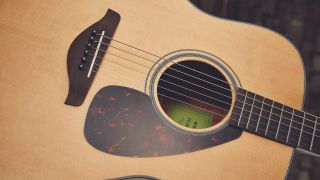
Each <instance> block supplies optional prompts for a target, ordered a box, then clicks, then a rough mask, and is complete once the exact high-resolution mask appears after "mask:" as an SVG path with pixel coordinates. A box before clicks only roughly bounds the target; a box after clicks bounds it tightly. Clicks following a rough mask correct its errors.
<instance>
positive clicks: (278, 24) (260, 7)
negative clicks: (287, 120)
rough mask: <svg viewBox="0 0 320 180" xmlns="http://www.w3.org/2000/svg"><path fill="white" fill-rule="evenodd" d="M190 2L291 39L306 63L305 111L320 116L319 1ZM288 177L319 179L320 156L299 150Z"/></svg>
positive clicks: (208, 11) (227, 17)
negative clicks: (313, 155)
mask: <svg viewBox="0 0 320 180" xmlns="http://www.w3.org/2000/svg"><path fill="white" fill-rule="evenodd" d="M190 1H191V2H192V3H193V4H194V5H195V6H197V7H198V8H200V9H201V10H203V11H205V12H207V13H209V14H212V15H214V16H218V17H222V18H226V19H232V20H237V21H242V22H248V23H252V24H256V25H259V26H264V27H267V28H269V29H272V30H274V31H277V32H278V33H280V34H282V35H283V36H285V37H286V38H287V39H289V40H290V41H291V42H292V43H293V44H294V45H295V46H296V47H297V48H298V50H299V51H300V53H301V56H302V58H303V61H304V65H305V70H306V75H307V76H306V84H307V87H306V94H305V104H304V110H305V111H307V112H310V113H312V114H315V115H318V116H320V0H190ZM276 165H277V163H276V162H275V168H276V167H277V166H276ZM287 179H288V180H293V179H294V180H319V179H320V158H314V157H310V156H308V155H304V154H303V153H300V152H297V153H296V156H295V157H294V159H293V162H292V168H291V170H290V172H289V175H288V177H287Z"/></svg>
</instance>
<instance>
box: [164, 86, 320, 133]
mask: <svg viewBox="0 0 320 180" xmlns="http://www.w3.org/2000/svg"><path fill="white" fill-rule="evenodd" d="M158 87H160V88H162V89H165V90H167V91H171V92H173V93H176V94H180V95H182V96H185V97H187V98H190V99H193V100H196V101H199V102H202V103H205V104H207V105H210V106H212V107H215V108H219V109H222V110H224V111H225V112H228V110H227V109H224V108H221V107H218V106H216V105H213V104H210V103H208V102H205V101H201V100H199V99H196V98H193V97H190V96H187V95H185V94H181V93H177V92H176V91H174V90H169V89H167V88H163V87H161V86H158ZM158 94H159V95H160V96H165V95H163V94H161V93H158ZM174 100H177V99H176V98H175V99H174ZM180 101H182V100H180ZM182 102H184V101H182ZM230 105H231V104H230ZM196 107H198V108H200V107H199V106H196ZM234 107H236V108H240V107H238V106H234ZM203 109H204V108H202V110H203ZM241 110H245V109H243V108H241ZM245 111H247V112H249V117H250V114H256V115H258V114H257V113H254V112H252V110H251V111H249V110H245ZM234 113H235V112H234ZM235 114H237V115H239V116H241V115H240V114H238V113H235ZM216 115H219V116H220V117H222V118H223V117H224V116H223V115H221V114H219V113H216ZM241 117H244V118H247V120H248V122H247V123H250V121H251V119H249V117H246V116H241ZM241 117H240V118H241ZM261 117H264V118H267V117H265V116H262V115H261ZM267 119H268V120H269V118H267ZM270 120H271V121H273V122H278V121H277V120H274V119H271V118H270ZM240 121H241V119H240ZM255 122H257V121H255ZM279 123H280V124H282V125H285V126H287V127H290V125H288V124H285V123H281V122H279ZM271 127H273V128H276V127H274V126H271ZM292 128H294V129H297V130H299V128H296V127H292ZM277 129H278V126H277ZM302 132H304V133H306V134H309V135H311V136H313V134H311V133H309V132H306V131H303V130H302ZM315 137H319V138H320V136H317V135H315Z"/></svg>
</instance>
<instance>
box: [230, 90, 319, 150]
mask: <svg viewBox="0 0 320 180" xmlns="http://www.w3.org/2000/svg"><path fill="white" fill-rule="evenodd" d="M230 124H231V125H233V126H237V127H238V128H240V129H243V130H246V131H249V132H251V133H254V134H257V135H260V136H264V137H266V138H268V139H271V140H274V141H276V142H280V143H283V144H287V145H289V146H291V147H298V148H300V149H303V150H306V151H310V152H313V153H315V154H318V155H320V119H319V118H318V117H316V116H314V115H312V114H309V113H305V112H303V111H300V110H296V109H294V108H291V107H288V106H286V105H283V104H281V103H278V102H276V101H273V100H271V99H268V98H265V97H263V96H260V95H258V94H254V93H252V92H250V91H246V90H243V89H241V88H239V89H237V95H236V100H235V101H234V106H233V110H232V114H231V120H230Z"/></svg>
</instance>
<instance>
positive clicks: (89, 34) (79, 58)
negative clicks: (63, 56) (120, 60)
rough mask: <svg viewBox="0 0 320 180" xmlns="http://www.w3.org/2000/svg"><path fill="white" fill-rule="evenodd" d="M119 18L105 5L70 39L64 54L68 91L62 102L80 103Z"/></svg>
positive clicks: (77, 104)
mask: <svg viewBox="0 0 320 180" xmlns="http://www.w3.org/2000/svg"><path fill="white" fill-rule="evenodd" d="M119 22H120V15H119V14H118V13H117V12H115V11H113V10H111V9H108V11H107V13H106V15H105V16H104V17H103V18H102V19H101V20H99V21H98V22H96V23H95V24H93V25H91V26H90V27H89V28H87V29H86V30H84V31H83V32H82V33H81V34H79V35H78V36H77V37H76V39H75V40H74V41H73V42H72V44H71V46H70V48H69V52H68V57H67V67H68V75H69V92H68V97H67V99H66V101H65V104H67V105H71V106H80V105H81V104H82V103H83V101H84V100H85V97H86V96H87V94H88V91H89V89H90V86H91V84H92V82H93V80H94V78H95V75H96V73H97V71H98V69H99V66H100V64H101V63H102V61H103V57H104V55H105V53H106V51H107V49H108V46H109V43H110V41H111V40H112V37H113V34H114V32H115V31H116V28H117V26H118V24H119Z"/></svg>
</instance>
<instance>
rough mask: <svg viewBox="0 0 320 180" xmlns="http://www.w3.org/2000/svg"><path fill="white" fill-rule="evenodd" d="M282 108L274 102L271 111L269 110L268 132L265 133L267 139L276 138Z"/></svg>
mask: <svg viewBox="0 0 320 180" xmlns="http://www.w3.org/2000/svg"><path fill="white" fill-rule="evenodd" d="M282 106H283V105H282V104H280V103H278V102H275V101H274V102H273V104H272V110H271V115H270V119H269V125H268V131H267V136H268V137H271V138H275V137H276V134H277V129H278V125H279V121H280V114H281V109H282ZM279 138H280V137H279ZM281 138H282V137H281Z"/></svg>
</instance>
